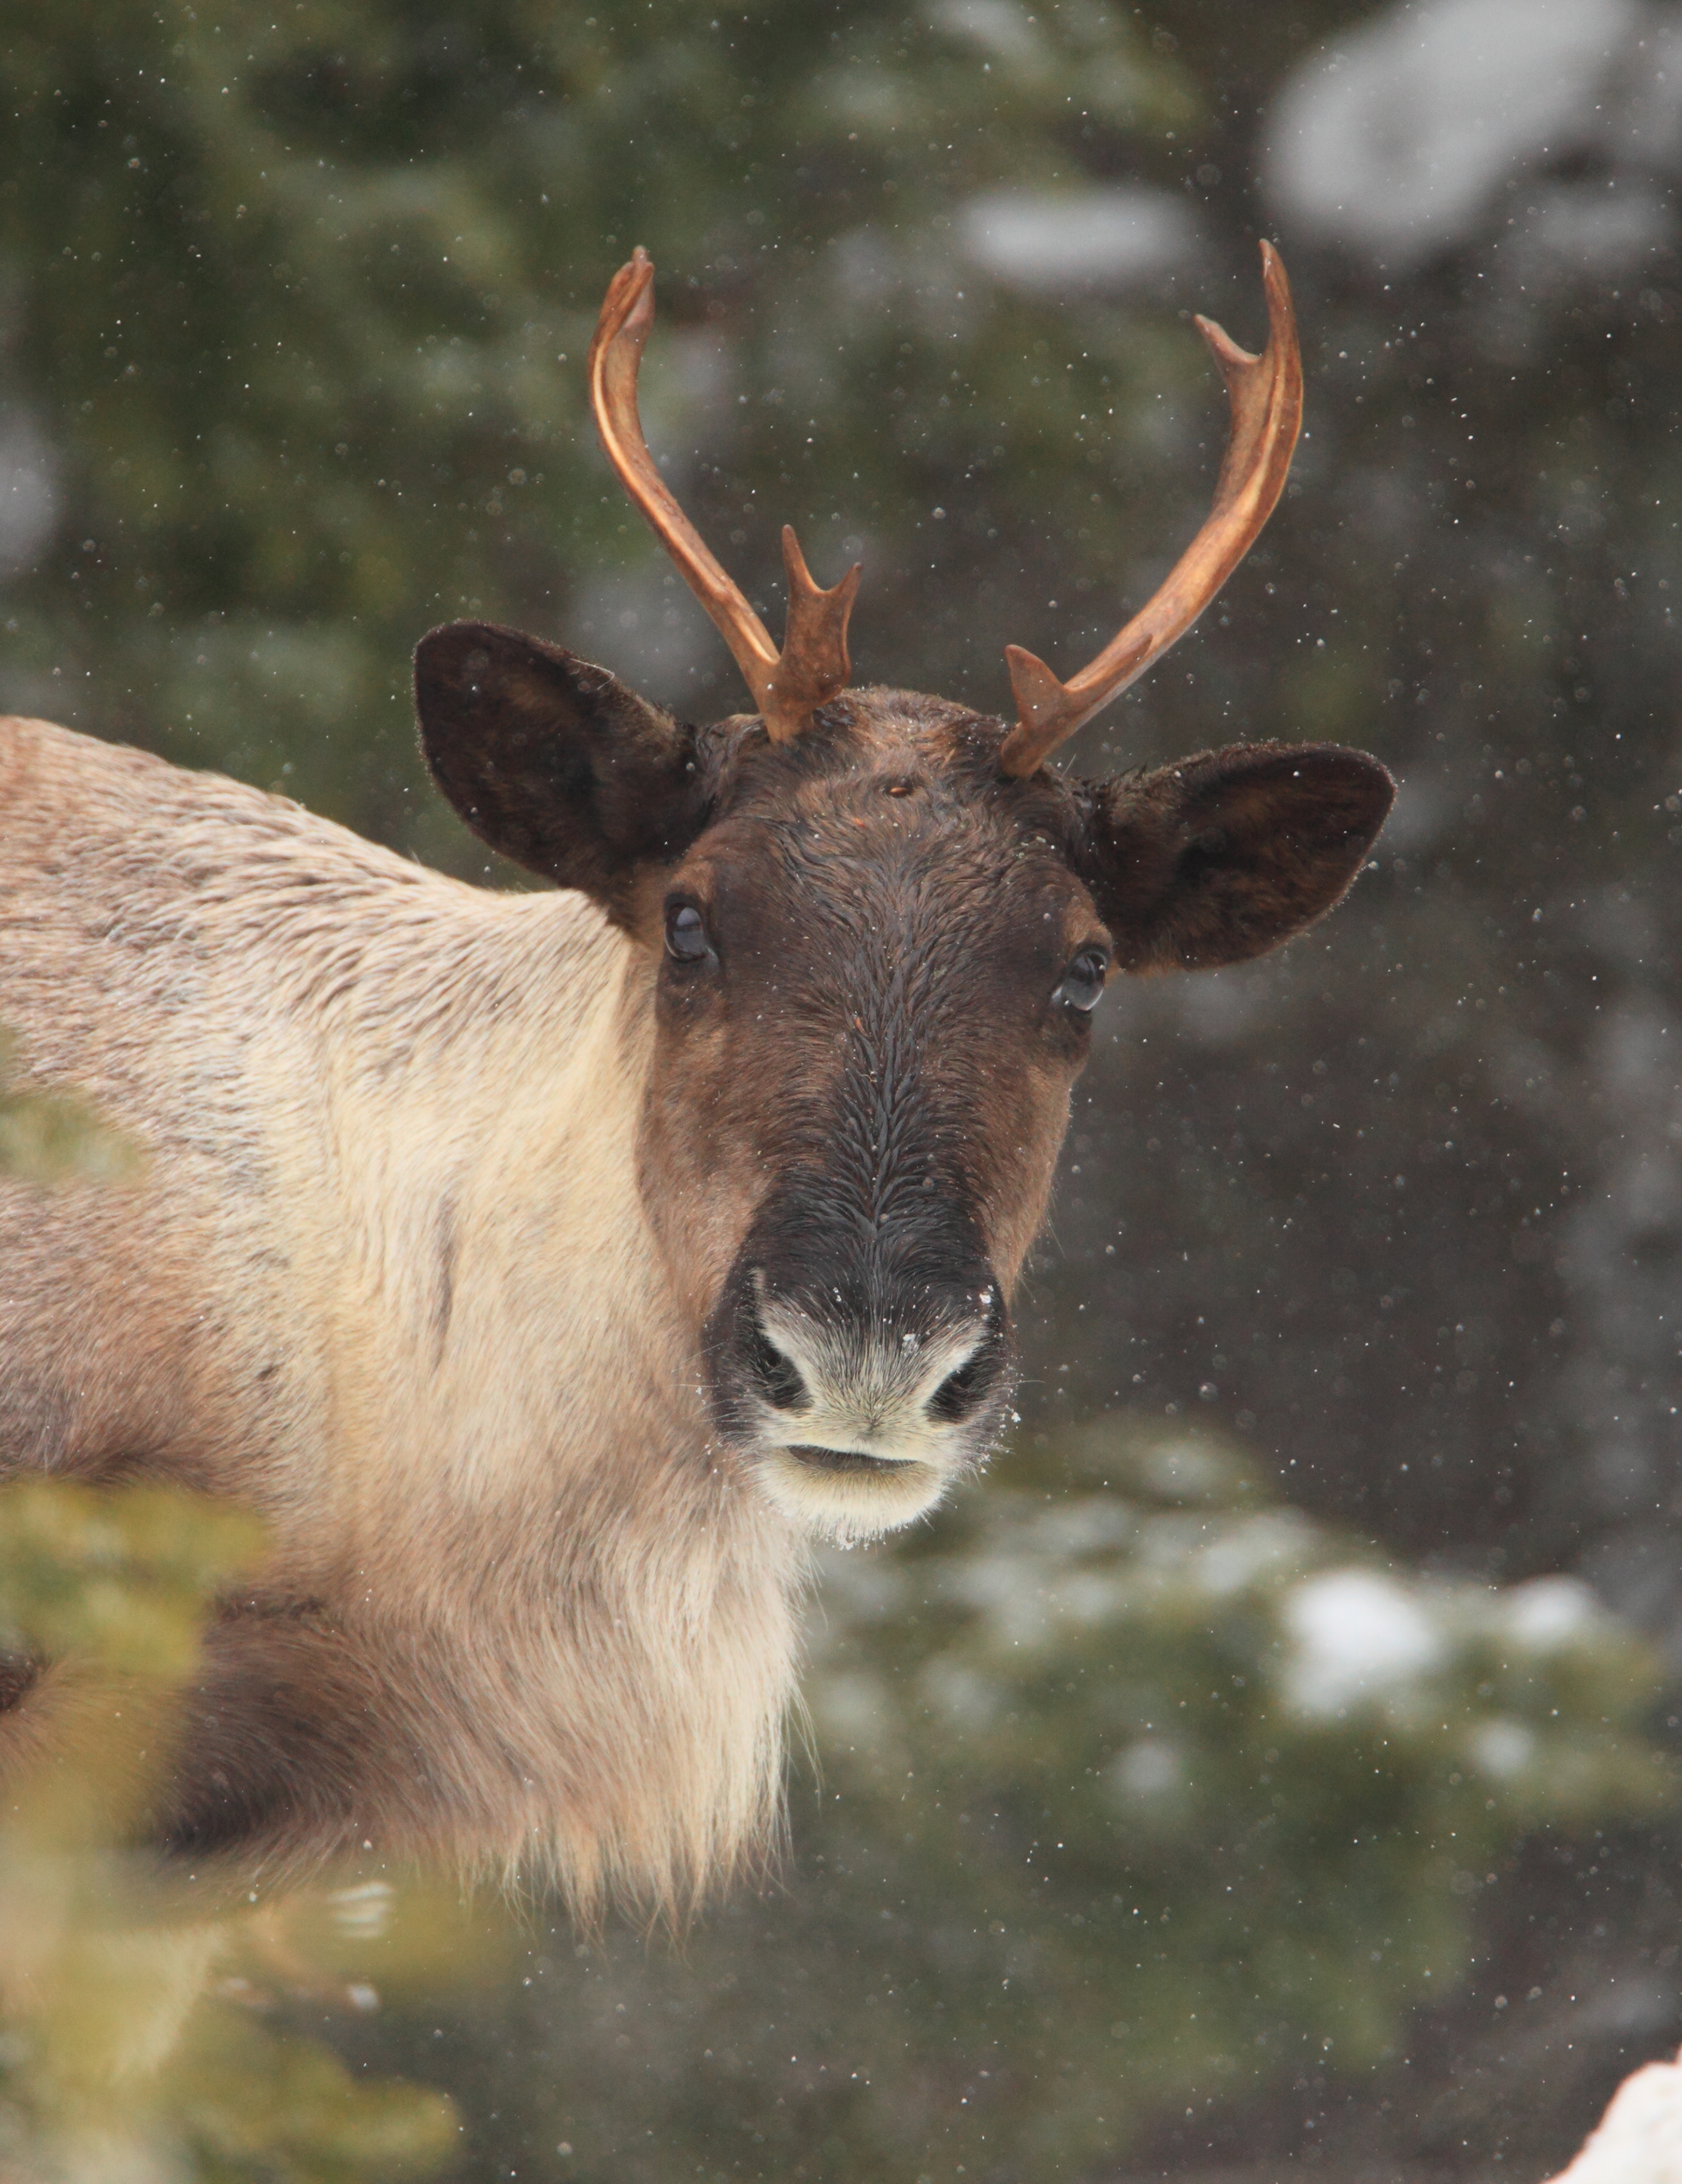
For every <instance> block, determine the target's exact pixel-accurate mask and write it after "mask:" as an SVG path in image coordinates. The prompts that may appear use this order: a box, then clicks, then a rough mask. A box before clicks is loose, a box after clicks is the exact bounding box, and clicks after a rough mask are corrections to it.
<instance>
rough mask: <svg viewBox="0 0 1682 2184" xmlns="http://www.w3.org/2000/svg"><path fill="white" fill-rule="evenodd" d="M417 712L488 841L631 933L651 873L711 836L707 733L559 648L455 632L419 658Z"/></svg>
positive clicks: (424, 736) (458, 626)
mask: <svg viewBox="0 0 1682 2184" xmlns="http://www.w3.org/2000/svg"><path fill="white" fill-rule="evenodd" d="M415 710H417V712H418V713H419V715H420V716H421V749H422V750H423V751H424V752H425V753H426V763H427V765H428V766H430V767H431V768H432V777H433V778H434V779H435V780H436V781H437V784H438V786H439V788H441V789H443V793H444V794H445V795H446V796H447V797H448V799H449V800H450V802H451V803H452V804H453V805H454V806H455V808H456V810H457V811H459V813H460V814H461V816H462V817H463V818H464V819H465V821H466V822H467V823H468V825H469V826H470V827H471V828H472V829H473V832H474V833H476V835H477V836H478V837H479V838H480V840H481V841H482V842H488V843H489V844H490V845H491V847H492V848H493V850H501V852H502V854H503V855H504V856H505V857H512V858H513V859H514V861H515V863H516V864H521V865H524V866H525V867H526V870H527V871H528V872H541V873H542V874H543V877H545V878H546V879H552V880H556V881H558V882H559V883H560V885H561V886H562V887H570V888H580V889H582V890H583V892H584V893H585V894H588V895H591V896H593V898H594V899H595V900H596V901H597V902H599V903H600V904H601V905H602V907H603V908H604V910H605V911H607V912H608V914H609V915H610V917H615V918H616V919H617V920H618V921H619V922H621V924H626V923H628V917H629V912H630V905H631V901H632V894H633V890H634V882H635V877H636V873H637V871H638V867H640V866H645V865H648V864H649V863H664V862H670V861H672V860H673V859H675V858H677V857H678V856H680V855H682V852H683V850H685V849H686V848H687V847H688V844H689V843H690V842H692V841H693V838H694V837H695V835H696V834H697V833H699V830H700V827H701V825H702V823H703V822H704V819H705V801H706V798H705V789H704V787H703V784H702V780H701V772H700V768H699V766H698V765H697V763H696V759H695V749H694V731H693V729H692V728H686V727H682V726H681V725H680V724H679V723H678V722H677V721H674V720H673V719H672V718H671V715H670V714H668V713H663V712H661V711H660V708H659V707H658V706H657V705H649V704H648V703H647V702H646V700H645V699H641V698H639V697H638V695H637V694H636V693H635V691H634V690H630V689H627V688H626V686H625V684H624V683H622V682H620V680H619V679H618V677H616V676H614V675H610V674H609V672H608V671H607V670H606V668H604V667H593V666H591V665H590V663H589V662H588V660H579V659H576V658H575V657H574V655H572V654H571V653H570V652H563V651H562V650H561V649H560V646H559V645H554V644H543V643H540V642H539V641H538V639H537V638H534V637H522V636H521V634H520V632H518V631H517V630H512V629H498V628H497V627H495V626H494V625H493V624H492V623H490V622H482V621H454V622H449V623H447V624H446V625H445V627H443V628H442V629H435V630H432V631H431V632H429V633H428V634H427V635H426V636H425V637H423V638H421V642H420V643H419V645H418V646H417V647H416V648H415Z"/></svg>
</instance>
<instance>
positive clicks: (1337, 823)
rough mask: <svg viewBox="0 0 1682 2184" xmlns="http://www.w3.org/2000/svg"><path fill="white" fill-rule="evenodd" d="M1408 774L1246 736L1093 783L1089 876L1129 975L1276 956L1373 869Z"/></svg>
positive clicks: (1328, 749)
mask: <svg viewBox="0 0 1682 2184" xmlns="http://www.w3.org/2000/svg"><path fill="white" fill-rule="evenodd" d="M1394 795H1395V783H1394V782H1392V780H1391V779H1390V775H1389V774H1388V773H1386V772H1385V771H1384V767H1383V766H1380V765H1379V764H1378V760H1376V759H1371V758H1367V756H1365V755H1364V754H1363V753H1362V752H1360V751H1351V750H1344V749H1341V748H1340V747H1339V745H1337V744H1300V745H1298V746H1296V747H1295V748H1293V747H1292V746H1290V745H1289V744H1238V745H1236V746H1235V747H1234V749H1230V750H1223V751H1204V752H1202V753H1200V755H1198V756H1197V757H1196V758H1188V759H1182V760H1180V762H1179V764H1178V766H1162V767H1161V768H1160V769H1159V770H1158V771H1157V772H1155V773H1143V774H1133V775H1122V776H1119V777H1117V778H1116V779H1114V780H1111V781H1103V782H1093V783H1088V784H1086V785H1085V788H1084V793H1083V802H1084V805H1085V811H1086V821H1087V832H1086V835H1085V838H1084V840H1083V843H1082V844H1080V845H1079V847H1078V850H1077V852H1076V860H1075V861H1076V865H1077V868H1078V871H1079V872H1080V875H1081V877H1082V878H1083V880H1084V881H1085V882H1086V883H1087V885H1088V886H1089V888H1090V889H1092V892H1093V896H1094V900H1095V901H1096V903H1097V905H1098V912H1099V915H1100V917H1102V918H1103V920H1104V922H1105V923H1106V925H1107V926H1108V927H1109V928H1110V932H1111V938H1112V939H1113V940H1114V942H1115V947H1116V958H1115V960H1116V963H1117V968H1118V969H1121V970H1124V971H1197V970H1211V969H1213V968H1214V967H1216V966H1217V964H1221V963H1242V962H1245V961H1247V960H1248V959H1249V958H1250V956H1261V955H1264V954H1265V953H1266V952H1267V950H1268V949H1270V948H1274V947H1277V946H1278V944H1279V942H1280V941H1282V940H1288V939H1289V938H1290V936H1291V934H1292V933H1300V931H1301V930H1302V928H1303V927H1304V926H1305V925H1308V924H1311V923H1312V922H1313V920H1314V919H1315V918H1317V917H1320V916H1322V915H1323V912H1325V911H1328V910H1329V909H1330V908H1331V907H1332V905H1333V904H1334V902H1336V901H1338V900H1339V899H1340V897H1341V896H1342V895H1343V894H1344V893H1345V889H1347V888H1348V886H1349V883H1350V882H1351V880H1352V879H1353V878H1354V877H1355V875H1356V872H1359V871H1360V869H1361V862H1362V858H1363V857H1365V855H1366V854H1367V850H1369V849H1370V848H1371V847H1372V844H1373V838H1374V837H1375V836H1376V835H1377V833H1378V829H1379V827H1382V826H1383V825H1384V818H1385V815H1386V814H1387V813H1388V812H1389V811H1390V800H1391V799H1392V797H1393V796H1394Z"/></svg>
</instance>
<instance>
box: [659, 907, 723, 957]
mask: <svg viewBox="0 0 1682 2184" xmlns="http://www.w3.org/2000/svg"><path fill="white" fill-rule="evenodd" d="M711 953H712V943H711V941H710V940H709V939H707V925H706V920H705V918H704V917H702V916H701V913H700V912H699V911H698V910H697V909H696V907H695V905H694V904H693V903H692V902H670V903H668V904H667V905H666V954H667V955H668V956H676V957H677V960H678V961H679V962H680V963H699V961H700V960H701V958H702V957H703V956H709V955H710V954H711Z"/></svg>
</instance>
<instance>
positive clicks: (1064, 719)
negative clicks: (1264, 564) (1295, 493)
mask: <svg viewBox="0 0 1682 2184" xmlns="http://www.w3.org/2000/svg"><path fill="white" fill-rule="evenodd" d="M1261 277H1262V281H1263V284H1264V286H1265V287H1266V289H1267V347H1266V348H1264V349H1263V351H1262V352H1261V355H1260V356H1259V357H1257V356H1251V355H1250V354H1249V353H1248V352H1247V351H1246V350H1244V349H1241V348H1239V346H1238V344H1237V343H1236V342H1234V341H1232V340H1230V339H1229V338H1228V336H1227V335H1226V334H1225V333H1223V331H1222V330H1221V328H1220V327H1219V326H1217V325H1216V324H1215V323H1214V321H1213V320H1210V319H1202V318H1200V319H1199V320H1197V321H1196V324H1197V330H1198V331H1199V332H1200V334H1201V335H1202V337H1203V338H1204V340H1205V341H1206V342H1207V343H1208V344H1209V346H1210V348H1211V349H1212V350H1213V352H1214V355H1215V361H1216V363H1217V365H1219V366H1220V368H1221V376H1222V377H1223V379H1224V380H1225V382H1226V384H1227V398H1228V402H1229V403H1230V404H1231V405H1232V429H1231V434H1230V437H1228V442H1227V453H1226V460H1224V461H1223V463H1222V465H1221V475H1220V476H1219V478H1218V480H1217V482H1216V486H1215V499H1214V504H1213V505H1212V506H1211V509H1210V511H1209V515H1208V517H1207V519H1206V521H1205V522H1204V525H1203V527H1202V528H1201V530H1200V531H1199V532H1198V534H1197V536H1196V537H1195V538H1194V539H1193V540H1192V542H1191V543H1190V545H1189V546H1188V547H1187V549H1186V550H1185V552H1184V554H1181V556H1180V558H1179V560H1178V561H1177V562H1176V563H1175V564H1174V565H1173V567H1172V570H1171V571H1169V573H1168V577H1167V581H1166V582H1164V583H1163V585H1162V586H1161V589H1160V590H1159V591H1158V592H1157V593H1156V594H1155V596H1154V597H1153V598H1151V599H1149V600H1147V601H1146V603H1145V605H1144V606H1142V607H1141V608H1140V609H1139V612H1138V613H1137V614H1136V615H1135V616H1133V619H1132V621H1129V622H1128V623H1127V625H1126V626H1125V627H1123V628H1122V631H1121V632H1120V633H1119V634H1118V635H1117V636H1116V637H1115V638H1112V639H1111V642H1110V643H1108V644H1106V646H1105V648H1104V649H1103V651H1102V652H1100V654H1099V655H1098V657H1097V658H1096V659H1095V660H1094V661H1093V662H1092V664H1091V666H1089V667H1084V668H1083V669H1082V670H1081V671H1080V673H1079V674H1078V675H1077V676H1076V677H1074V678H1073V680H1072V682H1059V681H1058V680H1057V677H1055V675H1054V674H1053V673H1052V672H1051V670H1050V668H1049V667H1048V666H1046V665H1045V662H1044V660H1038V659H1036V658H1035V657H1034V655H1033V653H1031V652H1025V651H1024V650H1023V649H1022V647H1021V646H1020V645H1019V644H1010V645H1006V646H1005V661H1006V663H1007V664H1008V666H1009V667H1010V671H1011V689H1012V690H1013V691H1014V693H1015V694H1016V712H1017V719H1016V727H1013V728H1012V729H1011V733H1009V735H1007V736H1006V737H1005V741H1004V744H1003V746H1002V748H1001V749H1000V754H999V763H1000V770H1001V772H1004V773H1005V774H1008V775H1011V776H1013V777H1016V778H1020V777H1022V776H1023V775H1025V774H1030V773H1032V772H1033V770H1034V768H1035V767H1036V766H1040V765H1042V764H1043V763H1044V760H1045V759H1046V758H1047V757H1048V756H1049V755H1050V753H1051V752H1052V751H1054V750H1055V749H1056V748H1057V746H1058V744H1061V743H1062V742H1063V741H1064V740H1065V739H1066V738H1067V737H1069V736H1072V734H1073V733H1074V732H1075V730H1076V729H1077V728H1078V727H1080V726H1081V724H1082V722H1083V721H1088V720H1090V718H1091V717H1092V716H1093V715H1094V713H1095V712H1097V711H1098V710H1099V709H1100V707H1101V706H1104V705H1108V704H1109V702H1110V700H1111V699H1112V698H1115V697H1119V695H1120V694H1121V693H1122V691H1123V690H1125V689H1126V688H1127V687H1128V683H1130V682H1134V681H1136V680H1137V679H1138V677H1139V676H1141V675H1142V674H1144V672H1145V669H1146V668H1147V667H1148V666H1150V663H1151V661H1152V660H1155V659H1156V658H1157V657H1158V656H1159V655H1161V653H1164V652H1166V651H1167V649H1168V647H1169V646H1170V645H1171V644H1172V643H1175V641H1176V640H1177V639H1178V638H1182V637H1184V634H1185V632H1187V630H1189V628H1190V627H1191V626H1192V624H1193V622H1195V621H1196V620H1197V617H1198V616H1199V615H1200V614H1201V613H1202V611H1203V610H1204V609H1205V607H1206V606H1207V605H1208V604H1209V602H1210V601H1211V599H1213V598H1214V597H1215V595H1216V593H1217V592H1218V591H1219V590H1220V588H1221V587H1222V585H1223V584H1224V583H1225V582H1226V581H1227V579H1228V577H1229V576H1231V574H1232V572H1233V571H1234V569H1235V568H1237V566H1238V565H1239V562H1240V561H1241V560H1243V559H1244V557H1245V554H1247V553H1248V552H1249V551H1250V548H1251V547H1252V546H1253V545H1254V544H1255V543H1256V538H1258V537H1259V535H1260V533H1261V526H1263V525H1264V524H1265V523H1266V522H1267V518H1268V517H1269V516H1270V515H1272V514H1273V508H1274V504H1275V503H1276V502H1277V501H1278V497H1279V495H1280V493H1283V492H1284V482H1285V475H1286V473H1287V471H1289V468H1290V459H1291V454H1292V451H1293V450H1294V449H1295V446H1296V436H1297V433H1298V432H1300V429H1301V426H1302V358H1301V354H1300V351H1299V350H1298V348H1297V342H1296V319H1295V314H1294V313H1293V311H1292V309H1291V302H1290V287H1289V283H1288V282H1287V281H1286V279H1285V269H1284V265H1282V264H1281V263H1280V261H1279V254H1278V252H1277V251H1276V250H1275V249H1274V248H1273V245H1272V244H1271V243H1269V242H1264V243H1263V244H1262V245H1261Z"/></svg>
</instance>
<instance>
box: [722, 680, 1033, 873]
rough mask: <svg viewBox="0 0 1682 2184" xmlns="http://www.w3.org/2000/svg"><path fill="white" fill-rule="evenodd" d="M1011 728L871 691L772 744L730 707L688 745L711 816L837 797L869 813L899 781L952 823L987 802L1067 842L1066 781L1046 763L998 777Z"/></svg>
mask: <svg viewBox="0 0 1682 2184" xmlns="http://www.w3.org/2000/svg"><path fill="white" fill-rule="evenodd" d="M1006 733H1008V729H1007V725H1006V723H1005V721H1001V720H1000V719H998V718H997V717H996V716H993V715H991V714H987V713H977V712H975V711H973V710H971V709H970V708H969V707H967V706H964V705H955V704H953V703H952V702H950V700H949V699H943V698H931V697H927V696H925V695H924V694H922V692H921V691H916V690H893V689H885V688H867V689H860V690H849V691H847V692H846V693H845V694H844V695H843V696H841V697H839V698H837V699H833V700H832V701H831V702H830V704H828V705H824V706H821V707H820V708H819V709H818V710H817V711H816V713H814V714H813V716H812V718H811V721H810V724H809V726H808V727H806V728H805V731H804V732H803V733H801V734H800V735H799V737H797V738H795V739H794V742H792V743H786V744H772V743H771V741H770V740H769V739H768V738H767V737H766V734H765V733H764V731H763V729H762V728H761V727H760V724H759V721H758V720H757V719H756V718H754V717H751V716H749V717H746V718H744V717H743V716H739V715H738V716H734V717H732V718H731V719H729V720H726V721H720V722H718V723H717V724H716V726H715V727H710V728H701V729H699V730H697V732H696V738H695V749H696V756H697V758H698V759H699V761H700V763H701V766H702V767H703V769H704V772H705V776H706V778H707V793H708V805H709V811H708V816H709V818H710V820H711V821H714V822H716V821H718V820H720V819H722V818H725V817H726V816H732V817H733V816H738V815H739V816H744V817H745V816H776V817H777V818H788V817H789V816H794V815H797V814H798V815H799V816H804V817H809V818H810V817H817V816H820V815H821V814H822V813H824V812H825V811H831V812H833V811H834V810H835V809H836V807H837V805H838V804H839V803H842V802H845V803H847V804H849V805H853V804H857V805H861V806H864V807H865V808H866V810H872V809H875V808H877V806H876V799H877V798H878V797H880V796H882V795H883V794H884V792H886V791H887V790H888V789H889V788H900V787H903V788H905V789H906V790H907V791H909V792H910V796H911V797H915V798H916V799H928V801H927V802H926V803H924V804H923V806H922V808H923V809H924V810H929V809H933V811H935V812H937V813H938V814H939V816H942V817H943V818H945V819H947V820H949V821H950V819H952V818H954V817H955V816H956V815H957V814H958V813H959V812H960V811H964V810H977V809H980V810H985V811H989V812H992V813H994V814H996V815H997V816H998V817H999V818H1000V821H1002V822H1010V823H1013V824H1014V825H1015V826H1016V827H1019V828H1022V829H1024V830H1025V831H1028V832H1039V833H1043V834H1044V836H1045V837H1046V838H1047V839H1048V840H1049V841H1050V842H1054V843H1056V844H1059V845H1060V846H1061V845H1066V844H1067V843H1068V841H1069V840H1070V838H1071V837H1072V833H1073V831H1074V819H1075V815H1074V811H1073V799H1072V797H1071V795H1070V793H1069V789H1068V788H1067V785H1066V784H1065V783H1063V782H1061V780H1060V779H1059V778H1058V777H1055V776H1054V775H1051V774H1048V773H1044V772H1041V773H1039V774H1036V775H1034V776H1033V777H1031V778H1029V779H1028V780H1027V781H1013V780H1008V779H1006V778H1005V777H1004V776H1002V775H1001V774H1000V771H999V752H1000V745H1001V744H1003V742H1004V740H1005V735H1006ZM905 800H910V798H908V799H905ZM899 808H900V810H901V811H903V809H904V805H903V802H902V803H901V804H900V806H899ZM893 810H894V805H889V806H888V811H889V812H890V813H891V812H892V811H893Z"/></svg>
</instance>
